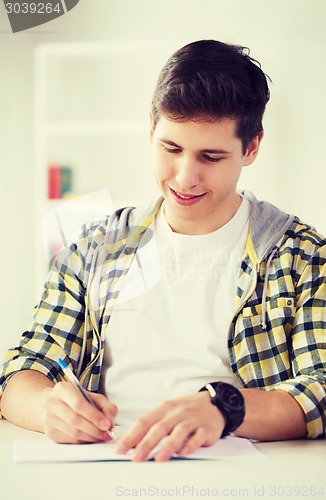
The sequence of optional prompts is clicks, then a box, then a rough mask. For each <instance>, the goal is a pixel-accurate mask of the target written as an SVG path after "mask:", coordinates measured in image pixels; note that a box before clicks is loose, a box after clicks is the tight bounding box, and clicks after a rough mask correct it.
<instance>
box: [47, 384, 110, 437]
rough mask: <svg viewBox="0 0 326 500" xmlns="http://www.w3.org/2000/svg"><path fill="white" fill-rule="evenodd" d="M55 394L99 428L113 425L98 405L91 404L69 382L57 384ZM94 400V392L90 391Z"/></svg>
mask: <svg viewBox="0 0 326 500" xmlns="http://www.w3.org/2000/svg"><path fill="white" fill-rule="evenodd" d="M55 389H56V391H55V396H56V398H57V399H60V400H61V401H63V402H64V403H65V404H66V405H67V407H69V408H71V410H72V411H73V412H74V413H75V414H76V415H79V416H81V417H83V418H84V419H85V420H87V421H88V422H89V423H91V425H92V426H93V427H96V428H97V429H98V430H101V431H107V430H108V429H109V428H110V427H111V425H112V424H111V420H110V418H108V417H107V416H106V415H104V414H103V413H102V411H101V410H100V409H99V408H97V406H95V405H92V404H90V403H89V402H88V401H87V400H86V399H85V398H84V397H83V396H82V395H81V394H80V392H79V391H78V390H76V388H75V387H74V386H73V385H72V384H71V383H69V382H60V383H58V384H56V386H55ZM88 394H89V395H90V397H91V399H92V400H93V397H94V394H92V393H89V392H88Z"/></svg>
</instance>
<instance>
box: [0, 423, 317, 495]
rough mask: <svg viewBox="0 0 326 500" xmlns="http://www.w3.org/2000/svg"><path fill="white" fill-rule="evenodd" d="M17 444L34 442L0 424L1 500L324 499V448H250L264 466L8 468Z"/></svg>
mask: <svg viewBox="0 0 326 500" xmlns="http://www.w3.org/2000/svg"><path fill="white" fill-rule="evenodd" d="M21 438H23V439H24V438H28V439H30V438H33V439H41V438H42V436H41V435H39V434H37V433H34V432H31V431H27V430H24V429H20V428H18V427H16V426H14V425H12V424H10V423H9V422H6V421H0V498H1V500H19V499H23V500H41V499H42V500H43V499H44V500H114V499H119V498H124V499H125V498H137V499H142V500H143V499H148V498H155V499H163V498H168V499H199V498H200V499H206V498H208V499H212V498H236V499H239V498H240V499H242V498H246V499H249V500H257V499H259V498H262V499H264V500H265V499H266V498H274V499H277V500H280V499H282V498H283V499H284V500H286V499H289V498H293V499H298V498H301V499H305V500H322V499H326V440H318V441H311V440H297V441H283V442H280V441H279V442H272V443H257V444H256V446H257V447H258V448H259V449H260V450H261V451H262V452H263V453H264V454H265V455H267V457H268V458H267V459H264V460H247V461H245V460H216V461H198V460H171V461H169V462H166V463H156V462H153V461H150V462H145V463H131V462H90V463H85V462H84V463H66V464H62V463H61V464H49V463H44V464H23V463H20V464H15V463H14V462H13V442H14V440H15V439H21ZM86 446H87V445H86Z"/></svg>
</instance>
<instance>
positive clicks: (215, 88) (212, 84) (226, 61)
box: [152, 40, 269, 152]
mask: <svg viewBox="0 0 326 500" xmlns="http://www.w3.org/2000/svg"><path fill="white" fill-rule="evenodd" d="M268 78H269V77H267V75H265V74H264V73H263V71H262V70H261V66H260V64H259V63H258V62H257V61H256V60H255V59H253V58H251V57H250V56H249V49H246V48H244V47H241V46H238V45H230V44H226V43H223V42H218V41H216V40H199V41H196V42H193V43H190V44H188V45H186V46H184V47H182V48H181V49H179V50H177V51H176V52H175V53H174V54H173V55H172V56H171V57H170V59H169V60H168V61H167V63H166V64H165V66H164V67H163V69H162V70H161V72H160V74H159V78H158V82H157V85H156V88H155V91H154V95H153V99H152V119H153V130H154V129H155V127H156V125H157V122H158V120H159V118H160V116H161V114H164V115H165V116H167V117H168V118H171V119H174V120H180V121H183V120H189V119H193V120H198V119H203V120H205V121H206V120H207V121H217V120H219V119H221V118H232V119H236V120H237V136H238V137H239V138H240V139H241V141H242V148H243V151H244V152H245V151H246V149H247V146H248V144H249V143H250V141H251V140H252V139H253V138H254V137H256V135H258V134H259V133H260V132H261V131H262V130H263V125H262V118H263V114H264V111H265V107H266V104H267V102H268V100H269V89H268V84H267V79H268Z"/></svg>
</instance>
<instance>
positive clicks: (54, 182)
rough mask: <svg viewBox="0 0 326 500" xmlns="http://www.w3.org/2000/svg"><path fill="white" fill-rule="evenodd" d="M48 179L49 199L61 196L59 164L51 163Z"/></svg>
mask: <svg viewBox="0 0 326 500" xmlns="http://www.w3.org/2000/svg"><path fill="white" fill-rule="evenodd" d="M48 181H49V182H48V197H49V199H50V200H53V199H57V198H61V169H60V167H59V166H58V165H50V167H49V173H48Z"/></svg>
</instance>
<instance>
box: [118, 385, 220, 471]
mask: <svg viewBox="0 0 326 500" xmlns="http://www.w3.org/2000/svg"><path fill="white" fill-rule="evenodd" d="M224 426H225V419H224V417H223V415H222V414H221V412H220V411H219V410H218V409H217V408H216V407H215V406H214V405H212V404H211V402H210V395H209V393H208V391H203V392H198V393H196V394H192V395H191V396H186V397H182V398H178V399H174V400H171V401H166V402H165V403H162V404H161V405H159V406H158V407H157V408H155V409H154V410H152V411H150V412H148V413H147V414H145V415H144V416H142V417H141V418H139V420H137V422H135V424H134V425H133V426H132V427H131V428H130V430H129V431H128V433H127V434H126V435H125V436H124V437H123V438H122V439H121V440H120V442H119V443H118V446H117V452H119V453H126V452H127V451H128V450H130V449H131V448H134V451H133V454H132V456H131V459H132V460H134V461H136V462H142V461H144V460H146V458H147V457H148V455H149V454H150V452H151V451H152V450H153V449H154V448H155V446H156V445H157V444H158V443H159V442H160V441H161V440H162V439H163V438H166V439H165V440H164V442H163V443H162V445H161V446H160V447H159V450H158V451H157V452H156V453H155V456H154V459H155V460H157V461H160V462H163V461H167V460H169V458H171V456H172V455H173V454H174V453H177V454H178V455H180V456H187V455H189V454H191V453H193V452H194V451H195V450H197V449H198V448H199V447H200V446H210V445H211V444H213V443H215V441H217V440H218V439H219V438H220V437H221V434H222V432H223V429H224Z"/></svg>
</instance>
